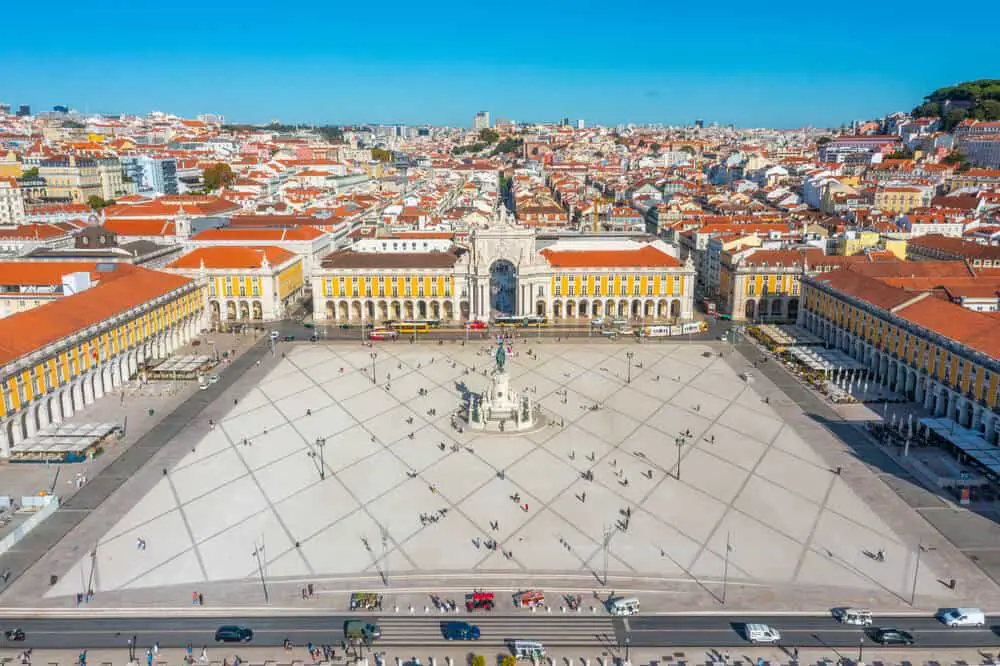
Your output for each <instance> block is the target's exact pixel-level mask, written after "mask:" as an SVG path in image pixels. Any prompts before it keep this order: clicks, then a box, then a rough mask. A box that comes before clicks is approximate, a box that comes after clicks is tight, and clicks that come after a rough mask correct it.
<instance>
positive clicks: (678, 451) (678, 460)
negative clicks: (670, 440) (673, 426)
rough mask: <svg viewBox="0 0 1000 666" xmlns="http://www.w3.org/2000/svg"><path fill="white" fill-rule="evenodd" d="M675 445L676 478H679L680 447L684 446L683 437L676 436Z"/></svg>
mask: <svg viewBox="0 0 1000 666" xmlns="http://www.w3.org/2000/svg"><path fill="white" fill-rule="evenodd" d="M674 444H676V445H677V480H678V481H680V480H681V447H682V446H684V438H683V437H678V438H676V439H675V440H674Z"/></svg>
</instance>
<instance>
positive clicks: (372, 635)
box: [344, 620, 382, 645]
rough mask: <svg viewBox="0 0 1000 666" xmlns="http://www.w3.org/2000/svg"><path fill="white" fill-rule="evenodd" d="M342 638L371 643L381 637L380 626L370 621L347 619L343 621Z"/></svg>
mask: <svg viewBox="0 0 1000 666" xmlns="http://www.w3.org/2000/svg"><path fill="white" fill-rule="evenodd" d="M344 638H346V639H348V640H351V639H354V640H361V641H364V643H365V644H366V645H371V644H372V643H373V642H374V641H376V640H378V639H379V638H382V628H381V627H380V626H378V625H377V624H373V623H371V622H362V621H361V620H348V621H347V622H345V623H344Z"/></svg>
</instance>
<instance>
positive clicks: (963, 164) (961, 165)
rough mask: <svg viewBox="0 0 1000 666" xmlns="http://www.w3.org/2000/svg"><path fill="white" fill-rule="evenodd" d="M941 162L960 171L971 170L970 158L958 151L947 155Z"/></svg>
mask: <svg viewBox="0 0 1000 666" xmlns="http://www.w3.org/2000/svg"><path fill="white" fill-rule="evenodd" d="M941 161H942V162H943V163H944V164H951V165H953V166H954V167H955V168H956V169H957V170H958V171H965V170H966V169H968V168H969V158H968V157H966V156H965V155H963V154H962V153H960V152H959V151H957V150H953V151H951V152H950V153H948V154H947V155H945V156H944V157H943V158H941Z"/></svg>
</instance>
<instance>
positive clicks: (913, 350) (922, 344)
mask: <svg viewBox="0 0 1000 666" xmlns="http://www.w3.org/2000/svg"><path fill="white" fill-rule="evenodd" d="M873 282H874V281H873ZM875 287H876V285H874V284H872V285H871V286H870V287H869V288H868V289H866V288H865V286H864V283H862V285H861V287H855V288H853V289H851V290H846V291H845V290H844V289H842V288H839V286H838V283H836V282H834V283H833V284H828V283H827V281H825V280H823V279H822V276H816V277H808V278H806V279H805V280H804V283H803V288H802V308H801V310H800V313H799V319H798V323H799V324H800V325H801V326H803V327H805V328H806V329H808V330H809V331H811V332H813V333H815V334H816V335H818V336H820V337H821V338H822V339H823V340H825V341H826V342H827V343H828V344H829V345H830V346H832V347H835V348H837V349H840V350H842V351H843V352H844V353H846V354H848V355H850V356H851V357H853V358H854V359H856V360H858V361H859V362H861V363H863V364H864V365H865V367H866V368H867V370H868V375H869V378H870V379H869V380H870V381H874V382H877V383H879V384H880V385H882V386H885V387H886V388H888V389H889V390H890V391H895V392H896V393H899V394H902V395H903V396H905V398H906V399H908V400H911V401H914V402H917V403H919V404H921V405H922V406H923V407H924V408H925V409H926V410H928V411H929V412H931V413H932V414H933V415H934V416H935V417H945V418H948V419H950V420H952V421H954V422H955V423H956V424H958V425H960V426H962V427H964V428H968V429H970V430H973V431H977V432H979V433H980V434H981V435H982V436H983V437H984V438H985V439H986V440H987V441H989V442H990V443H993V444H997V443H998V435H1000V411H998V410H1000V403H998V399H997V398H998V379H1000V362H998V359H997V357H996V355H994V354H991V353H985V352H984V351H983V350H981V349H977V348H975V347H973V346H970V345H967V344H963V343H961V342H958V341H956V340H954V339H952V338H951V337H949V336H946V335H943V334H942V333H941V332H939V331H938V330H937V326H936V325H935V324H936V323H937V322H941V323H940V326H950V325H951V324H952V323H954V322H955V321H956V320H958V319H960V318H969V319H970V321H972V320H976V321H975V322H972V324H971V325H970V326H968V327H966V328H967V329H971V328H972V327H973V326H974V325H978V324H979V323H982V324H985V325H986V327H987V330H989V326H990V325H991V322H990V321H988V320H986V319H983V321H982V322H979V318H985V317H987V315H983V314H981V313H976V312H969V311H967V310H964V309H963V308H962V307H961V306H959V305H957V304H952V303H948V302H935V301H937V300H938V299H935V298H934V297H933V296H931V295H930V294H928V293H917V294H913V293H912V292H907V293H906V294H904V295H902V296H900V297H899V299H906V300H901V302H899V303H896V302H895V301H888V302H884V303H879V302H872V301H873V300H876V301H878V299H881V298H883V297H882V296H881V295H880V294H878V293H877V291H876V288H875ZM868 294H871V297H869V296H868ZM928 299H930V300H928ZM925 300H926V301H927V302H926V303H922V301H925ZM913 308H920V309H921V310H928V309H932V308H933V310H931V312H933V311H934V310H940V313H939V314H937V316H935V317H928V316H927V315H926V314H925V313H923V312H922V313H920V316H919V318H918V316H916V315H915V314H911V309H913ZM915 319H917V320H918V321H921V320H926V321H928V322H933V323H926V324H924V323H916V322H915V321H914V320H915Z"/></svg>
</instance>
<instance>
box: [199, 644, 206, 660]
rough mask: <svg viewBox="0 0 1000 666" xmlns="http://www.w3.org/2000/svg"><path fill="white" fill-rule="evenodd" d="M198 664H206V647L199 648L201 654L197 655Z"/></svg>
mask: <svg viewBox="0 0 1000 666" xmlns="http://www.w3.org/2000/svg"><path fill="white" fill-rule="evenodd" d="M198 663H199V664H207V663H208V648H207V647H206V646H204V645H203V646H201V654H200V655H198Z"/></svg>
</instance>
